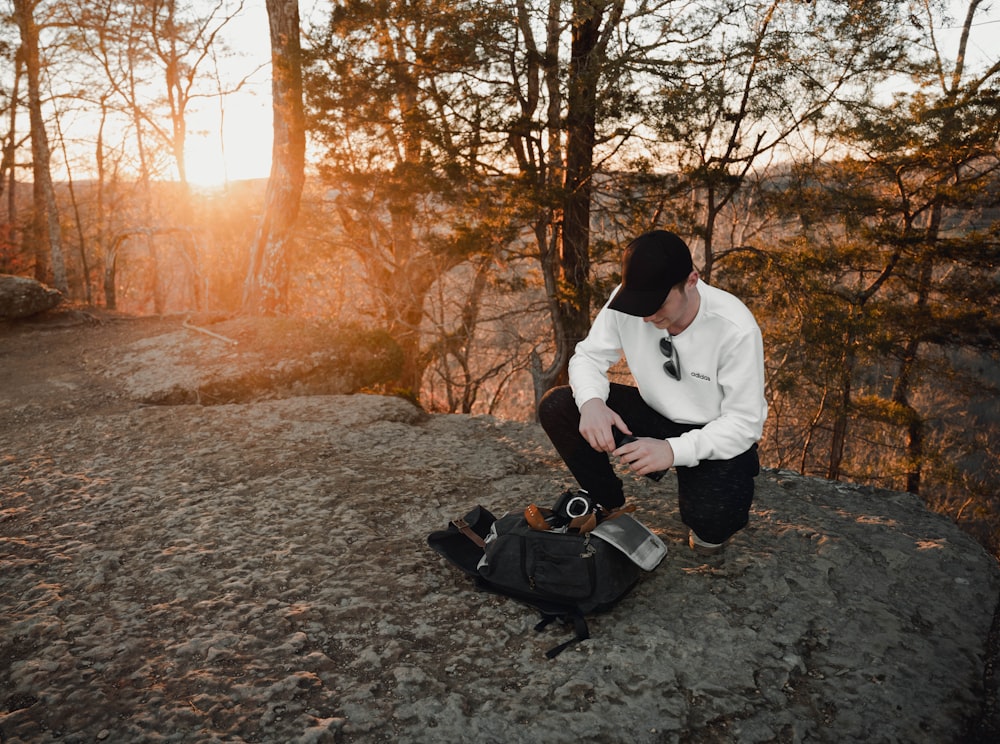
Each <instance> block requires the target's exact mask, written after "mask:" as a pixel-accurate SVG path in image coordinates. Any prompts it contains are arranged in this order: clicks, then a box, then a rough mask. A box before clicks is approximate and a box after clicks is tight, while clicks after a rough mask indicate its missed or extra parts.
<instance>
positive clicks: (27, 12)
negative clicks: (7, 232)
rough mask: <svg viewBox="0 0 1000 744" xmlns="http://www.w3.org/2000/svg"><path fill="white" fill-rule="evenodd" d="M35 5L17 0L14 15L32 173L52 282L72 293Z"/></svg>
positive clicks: (29, 1) (36, 208)
mask: <svg viewBox="0 0 1000 744" xmlns="http://www.w3.org/2000/svg"><path fill="white" fill-rule="evenodd" d="M34 11H35V4H34V2H33V1H32V0H14V15H15V17H16V18H17V25H18V28H19V29H20V32H21V46H22V50H23V52H24V67H25V72H26V73H27V78H28V114H29V118H30V120H31V156H32V160H33V162H32V175H33V177H34V179H35V183H36V184H38V191H37V194H38V196H39V197H40V201H41V203H38V201H37V200H36V203H35V210H36V211H38V212H41V213H42V214H44V215H45V221H44V223H42V227H43V230H44V232H45V237H46V238H47V242H48V246H49V256H50V258H51V262H52V283H53V285H54V286H55V288H56V289H58V290H59V291H60V292H62V293H63V294H64V295H65V294H68V293H69V285H68V283H67V279H66V262H65V259H64V258H63V249H62V236H61V234H60V229H59V210H58V207H57V206H56V194H55V188H54V187H53V185H52V172H51V171H50V169H49V162H50V160H51V154H50V151H49V140H48V136H47V134H46V132H45V120H44V119H43V118H42V98H41V89H40V85H41V83H40V77H41V60H40V57H39V50H38V27H37V26H36V25H35V18H34Z"/></svg>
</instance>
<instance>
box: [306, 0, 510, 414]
mask: <svg viewBox="0 0 1000 744" xmlns="http://www.w3.org/2000/svg"><path fill="white" fill-rule="evenodd" d="M492 13H493V11H492V9H491V8H489V7H487V6H485V5H481V4H479V3H477V2H460V3H455V2H443V1H442V0H426V1H423V2H406V3H396V2H388V3H382V4H374V5H373V4H371V3H364V2H355V1H353V0H347V1H345V2H338V3H335V4H334V6H333V8H332V10H331V15H330V19H329V23H328V24H327V25H326V27H325V28H324V29H322V30H321V32H320V33H319V34H317V38H318V40H319V42H318V43H317V45H316V48H315V49H314V50H313V54H312V64H311V66H310V77H309V80H310V85H309V90H310V108H311V112H312V131H313V132H314V133H315V135H316V139H317V142H318V143H319V144H321V145H322V147H323V148H324V152H323V158H322V161H321V163H320V175H321V177H322V179H323V181H324V183H325V184H327V186H328V188H329V193H330V201H331V204H332V206H333V208H334V209H335V210H336V214H337V215H338V217H339V221H340V224H341V226H342V228H343V231H344V235H345V237H346V243H347V245H348V246H350V248H351V250H353V251H354V252H355V254H356V256H357V259H358V262H359V263H360V265H361V266H363V267H364V280H365V292H364V293H361V295H360V296H359V298H358V304H359V305H360V308H361V309H362V311H364V312H370V313H372V314H374V315H375V316H376V318H377V319H378V321H379V322H380V323H381V324H382V325H383V326H384V327H385V328H386V329H387V330H388V331H389V333H390V335H391V336H392V337H393V338H394V339H395V340H396V342H397V343H398V344H399V345H400V348H401V349H402V351H403V358H404V364H403V372H402V374H401V379H400V380H399V381H398V383H399V387H400V388H402V389H403V390H406V391H408V392H409V393H411V394H412V395H415V396H416V395H419V391H420V388H421V383H422V378H423V374H424V370H425V369H426V367H427V364H428V363H429V361H430V354H429V353H428V350H427V349H425V348H424V346H423V345H422V343H421V341H422V335H423V334H422V330H421V328H422V326H423V325H424V323H425V320H426V307H425V304H426V300H427V297H428V293H429V292H430V290H431V288H432V287H433V286H434V284H435V282H437V281H438V280H439V279H440V278H441V277H442V276H443V275H445V274H446V273H447V272H448V271H449V270H450V269H452V268H454V267H455V266H457V265H459V264H460V263H462V262H463V261H465V260H467V259H468V258H469V257H470V256H471V255H474V254H486V255H489V252H490V251H491V250H492V243H491V240H492V239H490V240H486V241H485V242H484V241H483V240H482V238H483V236H484V235H491V234H493V235H497V234H501V235H502V234H506V232H507V228H505V227H504V225H503V224H502V220H498V219H496V217H495V215H496V214H497V212H498V209H499V208H498V204H499V203H500V202H502V201H503V200H502V198H500V199H491V198H490V194H491V193H493V192H492V189H491V185H490V183H489V182H488V181H487V180H485V179H484V178H483V172H482V170H481V169H480V165H479V160H480V158H482V157H483V154H482V152H481V150H482V149H483V148H484V147H485V146H487V145H488V144H489V143H488V142H484V134H485V130H484V129H482V128H481V126H480V122H481V121H482V117H483V115H484V114H483V112H484V109H486V108H487V107H488V106H489V100H490V96H491V94H493V93H494V91H492V90H490V89H489V87H488V86H485V87H484V82H483V81H484V80H488V76H487V75H486V71H485V70H484V68H483V62H482V61H481V60H482V59H483V58H484V57H485V51H484V50H487V49H489V46H490V44H491V43H493V42H494V41H495V40H496V29H495V27H494V25H493V23H492ZM484 225H492V226H493V227H494V228H495V229H493V230H490V231H484V230H483V229H482V228H483V226H484ZM434 348H437V349H438V350H441V349H443V348H444V347H442V346H440V345H439V346H437V347H434ZM430 353H433V349H431V352H430Z"/></svg>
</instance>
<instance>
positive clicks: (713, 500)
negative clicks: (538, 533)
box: [538, 383, 760, 543]
mask: <svg viewBox="0 0 1000 744" xmlns="http://www.w3.org/2000/svg"><path fill="white" fill-rule="evenodd" d="M608 406H609V407H610V408H611V409H612V410H613V411H615V412H616V413H617V414H618V415H619V416H621V417H622V419H623V420H624V421H625V423H626V424H628V427H629V429H631V430H632V434H633V435H635V436H637V437H654V438H656V439H667V438H668V437H677V436H680V435H681V434H683V433H684V432H686V431H690V430H692V429H697V428H700V427H699V426H697V425H691V424H678V423H676V422H674V421H671V420H670V419H668V418H665V417H664V416H661V415H660V414H659V413H657V412H656V411H654V410H653V409H652V408H650V407H649V405H647V404H646V402H645V401H644V400H643V399H642V398H641V397H640V395H639V391H638V390H637V389H636V388H634V387H631V386H629V385H619V384H615V383H612V385H611V393H610V395H609V396H608ZM538 418H539V421H540V422H541V424H542V428H543V429H544V430H545V433H546V434H548V436H549V439H550V440H552V444H553V445H554V446H555V448H556V451H557V452H558V453H559V455H560V457H562V459H563V462H565V463H566V467H568V468H569V470H570V472H571V473H572V474H573V477H574V478H576V481H577V483H579V484H580V488H582V489H583V490H585V491H587V493H589V494H590V497H591V498H592V499H594V500H595V501H596V502H597V503H599V504H601V505H603V506H605V507H609V508H614V507H616V506H621V505H622V504H623V503H625V494H624V491H623V489H622V481H621V479H620V478H619V477H618V476H617V474H616V473H615V470H614V467H613V465H612V464H611V460H610V458H609V457H608V455H607V453H604V452H598V451H597V450H595V449H593V448H592V447H591V446H590V444H588V443H587V440H586V439H584V438H583V435H582V434H580V411H579V410H578V409H577V407H576V402H575V401H574V400H573V393H572V391H571V390H570V388H569V387H557V388H553V389H552V390H550V391H549V392H548V393H546V394H545V397H544V398H542V401H541V403H540V404H539V405H538ZM676 471H677V496H678V506H679V508H680V514H681V519H682V520H683V522H684V524H686V525H687V526H688V527H690V528H691V529H693V530H694V531H695V534H697V535H698V537H700V538H701V539H702V540H705V541H707V542H712V543H721V542H724V541H725V540H726V539H728V538H729V537H731V536H732V535H734V534H735V533H736V532H738V531H739V530H741V529H743V528H744V527H746V525H747V522H748V521H749V516H750V505H751V503H753V490H754V483H753V479H754V477H755V476H756V475H757V474H758V473H759V472H760V463H759V461H758V459H757V445H756V444H755V445H753V446H752V447H751V448H750V449H748V450H747V451H746V452H744V453H742V454H740V455H737V456H736V457H734V458H733V459H732V460H703V461H702V462H701V463H699V464H698V465H696V466H695V467H681V466H678V467H677V468H676Z"/></svg>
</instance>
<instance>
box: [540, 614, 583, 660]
mask: <svg viewBox="0 0 1000 744" xmlns="http://www.w3.org/2000/svg"><path fill="white" fill-rule="evenodd" d="M556 620H562V621H563V622H564V623H569V622H570V621H572V623H573V631H574V632H575V633H576V635H575V637H573V638H570V639H569V640H568V641H564V642H563V643H560V644H559V645H558V646H553V647H552V648H550V649H549V650H548V651H546V652H545V658H547V659H554V658H556V657H557V656H558V655H559V654H561V653H562V652H563V651H565V650H566V649H567V648H569V647H570V646H572V645H573V644H574V643H579V642H580V641H585V640H587V639H588V638H590V628H589V627H588V626H587V619H586V618H585V617H584V616H583V613H582V612H579V611H576V612H572V613H569V614H565V615H550V614H548V613H546V612H543V613H542V619H541V622H539V623H538V625H536V626H535V631H536V632H541V631H543V630H545V628H547V627H548V626H549V625H551V624H552V623H553V622H555V621H556Z"/></svg>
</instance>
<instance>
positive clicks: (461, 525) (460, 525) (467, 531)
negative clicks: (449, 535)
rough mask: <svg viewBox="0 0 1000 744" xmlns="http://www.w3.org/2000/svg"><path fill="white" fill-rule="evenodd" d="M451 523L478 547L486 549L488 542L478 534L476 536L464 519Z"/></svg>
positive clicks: (454, 520)
mask: <svg viewBox="0 0 1000 744" xmlns="http://www.w3.org/2000/svg"><path fill="white" fill-rule="evenodd" d="M451 523H452V524H453V525H455V529H457V530H458V531H459V532H461V533H462V534H463V535H465V536H466V537H467V538H469V539H470V540H472V542H474V543H475V544H476V545H478V546H479V547H481V548H485V547H486V541H485V540H483V538H481V537H480V536H479V535H478V534H476V533H475V532H474V531H473V529H472V528H471V527H470V526H469V523H468V522H466V521H465V520H464V519H462V518H461V517H459V518H458V519H453V520H451Z"/></svg>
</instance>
